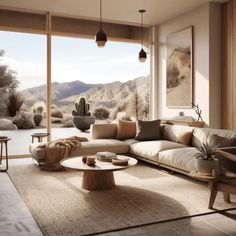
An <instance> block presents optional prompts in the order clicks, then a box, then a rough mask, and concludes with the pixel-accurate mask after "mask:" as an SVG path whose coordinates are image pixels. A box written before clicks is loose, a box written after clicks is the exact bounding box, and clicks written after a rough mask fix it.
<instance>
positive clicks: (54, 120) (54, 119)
mask: <svg viewBox="0 0 236 236" xmlns="http://www.w3.org/2000/svg"><path fill="white" fill-rule="evenodd" d="M51 123H52V124H61V123H62V118H57V117H52V118H51Z"/></svg>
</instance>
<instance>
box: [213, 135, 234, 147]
mask: <svg viewBox="0 0 236 236" xmlns="http://www.w3.org/2000/svg"><path fill="white" fill-rule="evenodd" d="M209 142H210V143H211V144H213V145H217V146H218V147H235V146H236V137H234V138H225V137H222V136H219V135H217V134H213V135H211V136H210V138H209Z"/></svg>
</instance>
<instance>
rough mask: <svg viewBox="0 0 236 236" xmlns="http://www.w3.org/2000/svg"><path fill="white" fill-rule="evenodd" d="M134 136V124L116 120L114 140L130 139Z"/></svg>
mask: <svg viewBox="0 0 236 236" xmlns="http://www.w3.org/2000/svg"><path fill="white" fill-rule="evenodd" d="M135 135H136V122H133V121H127V120H118V124H117V134H116V139H120V140H123V139H130V138H134V137H135Z"/></svg>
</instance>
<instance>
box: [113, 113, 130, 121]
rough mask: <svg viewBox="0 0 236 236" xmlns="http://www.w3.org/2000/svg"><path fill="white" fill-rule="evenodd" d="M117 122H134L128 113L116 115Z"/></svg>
mask: <svg viewBox="0 0 236 236" xmlns="http://www.w3.org/2000/svg"><path fill="white" fill-rule="evenodd" d="M116 119H117V120H127V121H132V118H131V117H130V116H128V115H127V113H126V112H118V113H117V115H116Z"/></svg>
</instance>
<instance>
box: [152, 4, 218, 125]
mask: <svg viewBox="0 0 236 236" xmlns="http://www.w3.org/2000/svg"><path fill="white" fill-rule="evenodd" d="M220 12H221V10H220V5H218V4H217V5H216V4H215V3H210V4H206V5H204V6H202V7H200V8H198V9H196V10H193V11H191V12H188V13H186V14H184V15H181V16H179V17H177V18H174V19H172V20H170V21H168V22H166V23H163V24H161V25H159V26H158V30H157V31H158V32H157V41H158V45H159V46H158V50H159V54H158V55H159V57H158V60H156V61H157V68H158V75H157V80H158V81H157V86H156V90H157V91H156V94H157V104H156V106H157V108H158V109H157V112H156V114H154V117H159V118H164V117H174V116H178V114H179V112H180V111H183V112H184V114H185V115H186V116H192V117H195V118H197V115H196V113H195V111H194V109H173V108H172V109H170V108H167V107H166V52H167V50H166V37H167V35H169V34H170V33H173V32H176V31H178V30H181V29H184V28H186V27H188V26H193V27H194V36H193V53H194V57H193V70H194V72H193V75H194V79H193V80H194V81H193V83H194V90H193V102H194V103H195V104H199V107H200V108H201V110H202V117H203V119H204V121H205V122H206V123H207V124H208V125H210V126H211V127H220V119H218V118H217V119H215V116H218V117H220V92H219V91H220V88H219V87H220V85H219V81H220V30H217V29H218V28H220V24H219V20H220V17H221V15H220ZM210 16H211V17H210ZM210 19H211V20H210ZM217 19H218V20H217ZM214 21H215V22H214ZM212 40H214V43H212V42H211V46H210V44H209V42H210V41H212ZM216 50H218V51H217V53H216ZM210 60H211V62H210ZM211 80H212V82H211ZM211 86H212V89H211ZM214 91H216V92H214ZM210 103H213V106H211V105H210ZM210 113H211V115H210Z"/></svg>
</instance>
